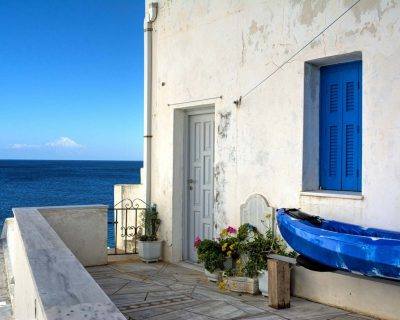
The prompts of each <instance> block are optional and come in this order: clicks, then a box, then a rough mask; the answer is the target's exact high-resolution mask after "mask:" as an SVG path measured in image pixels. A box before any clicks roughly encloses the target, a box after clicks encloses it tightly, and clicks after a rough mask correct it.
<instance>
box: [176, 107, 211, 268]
mask: <svg viewBox="0 0 400 320" xmlns="http://www.w3.org/2000/svg"><path fill="white" fill-rule="evenodd" d="M201 114H212V115H213V117H214V147H213V152H214V163H215V107H214V105H207V106H204V105H203V106H197V107H192V108H188V109H186V110H185V112H184V122H183V149H182V150H183V175H182V176H183V181H182V190H183V197H182V202H183V203H182V209H183V210H182V260H184V261H188V258H189V245H190V244H189V235H188V230H189V219H188V217H189V211H190V208H189V205H190V203H189V192H188V190H189V185H188V178H189V170H190V164H189V161H190V159H189V152H190V148H189V143H190V139H189V117H190V116H194V115H201ZM214 163H213V169H214ZM213 179H214V177H213ZM214 191H215V189H214V183H213V196H214ZM214 217H215V215H214V211H213V225H212V230H213V234H214ZM189 262H190V261H189Z"/></svg>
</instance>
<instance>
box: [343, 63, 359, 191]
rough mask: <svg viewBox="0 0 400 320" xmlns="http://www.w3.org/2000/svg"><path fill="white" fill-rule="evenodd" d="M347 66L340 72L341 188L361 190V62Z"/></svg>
mask: <svg viewBox="0 0 400 320" xmlns="http://www.w3.org/2000/svg"><path fill="white" fill-rule="evenodd" d="M348 67H349V69H348V70H347V71H346V72H343V74H342V79H343V81H342V87H343V111H342V112H343V133H342V134H343V138H342V139H343V152H342V164H343V165H342V190H346V191H361V127H360V125H361V121H360V120H361V119H360V118H361V103H360V102H361V101H360V92H361V83H360V80H361V79H360V71H361V63H359V62H356V63H351V64H349V66H348Z"/></svg>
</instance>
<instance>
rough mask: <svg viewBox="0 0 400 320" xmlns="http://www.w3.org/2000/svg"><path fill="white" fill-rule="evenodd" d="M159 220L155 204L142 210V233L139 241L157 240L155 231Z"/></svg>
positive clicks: (159, 222) (158, 225)
mask: <svg viewBox="0 0 400 320" xmlns="http://www.w3.org/2000/svg"><path fill="white" fill-rule="evenodd" d="M160 224H161V220H160V219H159V218H158V211H157V207H156V206H155V205H152V206H151V207H150V208H147V209H146V210H144V211H143V215H142V225H143V229H144V234H143V235H141V236H140V241H157V240H158V237H157V233H158V229H159V227H160Z"/></svg>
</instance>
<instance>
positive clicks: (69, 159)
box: [0, 159, 143, 162]
mask: <svg viewBox="0 0 400 320" xmlns="http://www.w3.org/2000/svg"><path fill="white" fill-rule="evenodd" d="M0 161H125V162H143V160H116V159H0Z"/></svg>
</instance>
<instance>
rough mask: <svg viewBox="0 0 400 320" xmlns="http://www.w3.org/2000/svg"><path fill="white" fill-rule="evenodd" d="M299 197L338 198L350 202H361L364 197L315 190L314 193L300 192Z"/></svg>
mask: <svg viewBox="0 0 400 320" xmlns="http://www.w3.org/2000/svg"><path fill="white" fill-rule="evenodd" d="M300 196H301V197H321V198H339V199H351V200H363V199H364V196H363V195H362V194H361V192H351V191H334V190H315V191H302V192H300Z"/></svg>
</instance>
